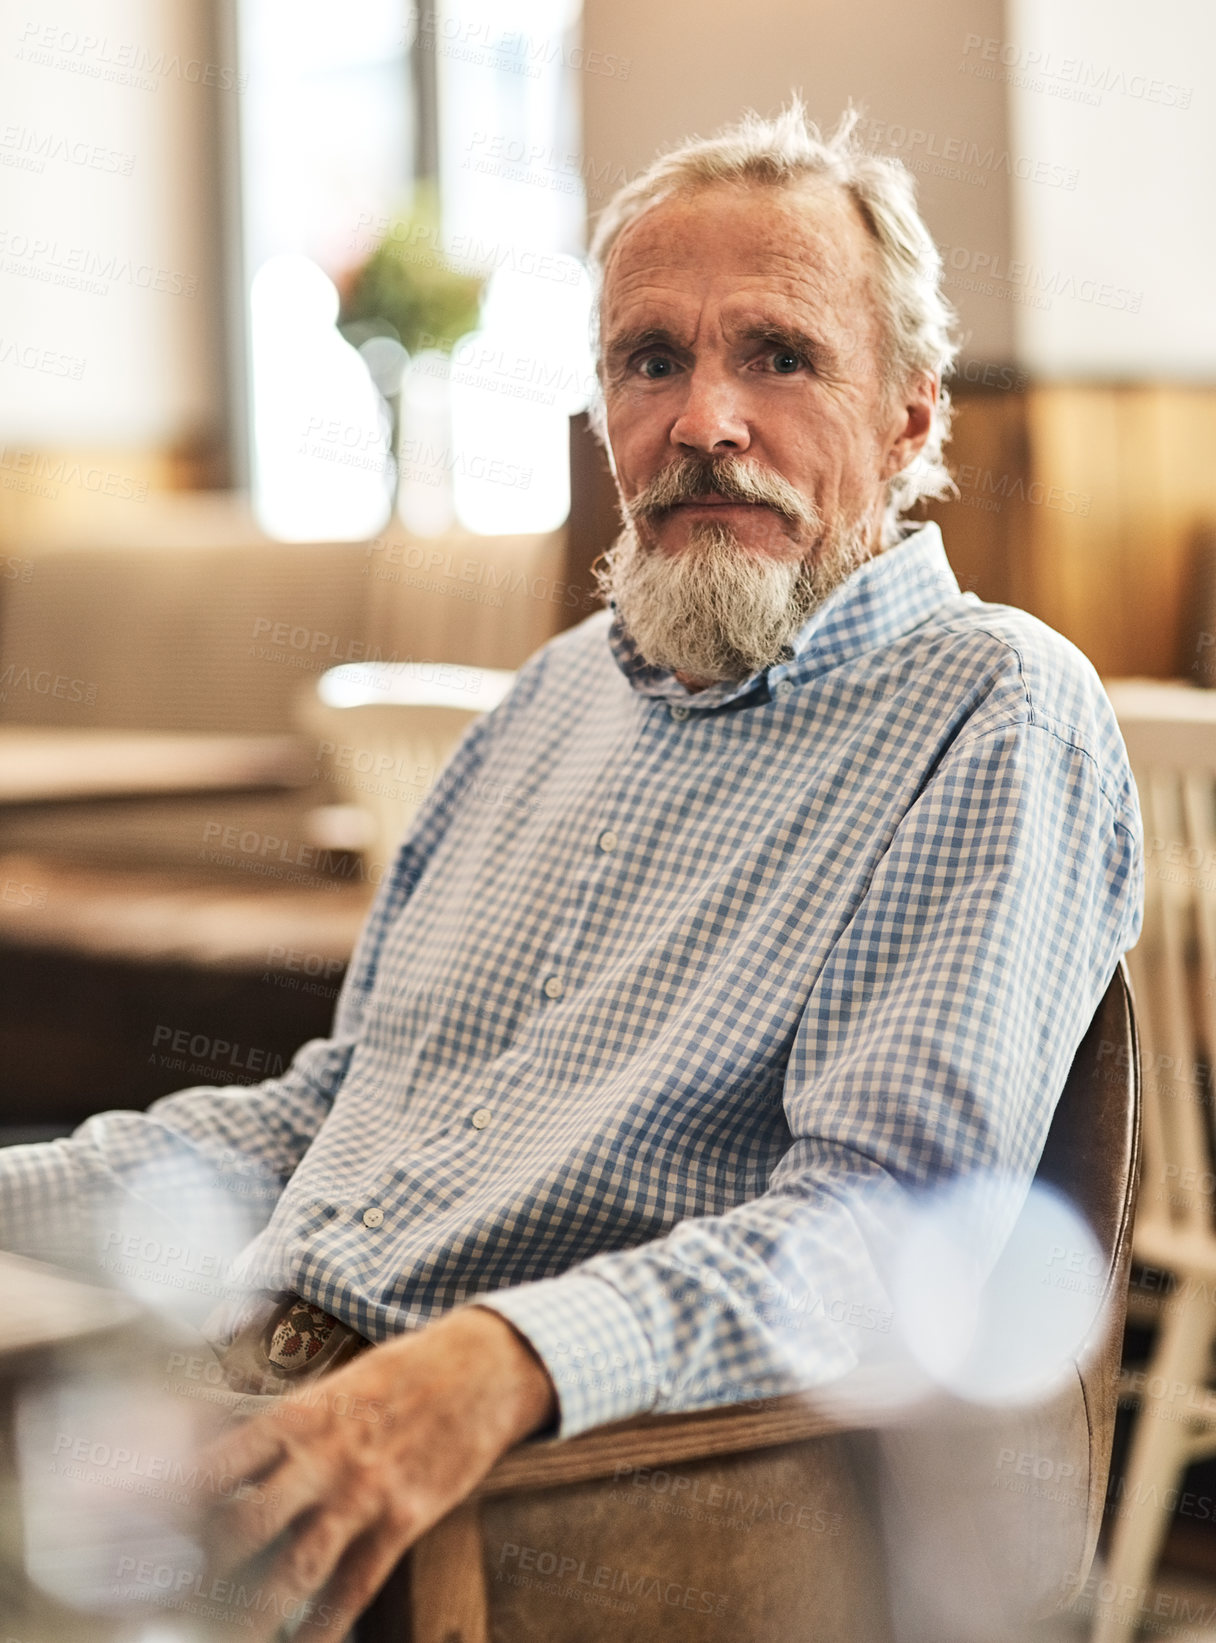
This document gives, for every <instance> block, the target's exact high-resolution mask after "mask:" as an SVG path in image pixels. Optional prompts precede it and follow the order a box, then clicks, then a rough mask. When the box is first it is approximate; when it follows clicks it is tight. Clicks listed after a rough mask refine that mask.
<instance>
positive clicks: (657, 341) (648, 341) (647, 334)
mask: <svg viewBox="0 0 1216 1643" xmlns="http://www.w3.org/2000/svg"><path fill="white" fill-rule="evenodd" d="M647 348H666V349H667V350H668V351H669V352H671V353H673V354H682V353H685V352H686V349H685V347H684V345H683V344H682V343H680V342H678V341H677V340H676V338H675V336H674V335H673V333H672V332H670V331H669V330H667V328H666V327H665V326H662V325H644V326H639V327H637V328H636V329H634V330H631V331H618V332H617V334H616V335H615V336H614V337H611V338H609V340H608V342H607V343H606V344H605V347H604V361H605V364H607V365H608V366H609V367H610V368H611V367H612V366H616V365H621V364H623V363H624V361H625V360H627V359H628V358H629V356H630V355H631V354H636V353H641V352H643V351H644V350H645V349H647Z"/></svg>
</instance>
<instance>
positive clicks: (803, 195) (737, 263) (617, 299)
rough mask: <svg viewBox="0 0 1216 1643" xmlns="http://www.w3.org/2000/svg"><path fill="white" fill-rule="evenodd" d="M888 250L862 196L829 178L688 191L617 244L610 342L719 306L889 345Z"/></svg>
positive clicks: (609, 283) (606, 312)
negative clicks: (881, 248) (764, 310)
mask: <svg viewBox="0 0 1216 1643" xmlns="http://www.w3.org/2000/svg"><path fill="white" fill-rule="evenodd" d="M877 272H878V248H877V245H876V244H875V241H874V237H873V235H872V234H871V232H870V230H869V227H868V226H867V224H866V221H865V218H864V217H863V215H862V212H861V209H860V207H859V206H858V205H857V202H856V201H855V200H854V199H853V197H852V195H851V194H850V193H849V192H848V191H847V190H846V189H844V188H842V187H841V186H840V185H839V184H837V183H835V182H832V181H830V180H827V179H815V178H810V179H800V180H798V181H797V182H793V183H753V182H746V183H744V182H738V183H736V182H731V183H712V184H706V185H699V186H696V187H692V188H685V189H682V190H680V191H679V192H677V193H674V194H672V195H669V196H668V197H667V198H665V199H663V200H660V201H658V202H657V203H656V204H654V205H652V206H649V207H647V209H646V210H645V211H643V212H641V213H640V214H639V215H638V216H637V217H635V218H633V220H632V221H631V222H629V223H628V224H627V225H626V226H625V227H624V228H623V229H622V230H621V232H620V234H619V235H618V236H617V238H616V240H615V241H614V243H613V245H612V247H611V250H610V251H609V254H608V258H607V261H606V264H605V267H604V272H603V280H602V286H601V292H600V304H599V307H600V338H601V344H606V343H607V342H608V341H609V340H610V338H611V334H612V333H613V332H614V331H615V330H618V329H620V328H622V327H628V328H630V329H632V328H634V327H635V326H636V325H637V324H638V323H639V322H644V321H645V319H646V317H647V315H648V314H653V316H654V317H655V319H656V321H660V322H665V321H664V319H663V316H664V315H665V314H670V315H671V316H672V317H675V316H676V315H678V313H679V312H680V310H681V309H684V310H686V311H688V312H691V311H692V310H693V309H694V308H695V307H696V305H697V304H698V302H699V301H701V300H703V299H708V300H710V301H712V302H715V303H717V304H720V305H723V306H724V307H725V308H726V309H727V310H729V311H731V312H734V313H737V314H738V315H740V316H744V315H745V314H746V312H747V310H749V309H750V308H752V307H754V306H756V305H761V306H764V305H771V306H773V307H774V308H776V309H785V310H787V311H790V312H791V314H793V313H794V311H796V312H797V317H800V318H801V319H803V320H808V319H809V320H811V321H813V322H814V323H815V324H816V325H826V324H831V325H833V326H835V327H836V328H838V329H839V330H840V331H842V332H845V331H847V332H848V333H849V334H850V335H851V336H852V337H854V338H855V339H856V340H858V341H861V340H863V339H864V340H868V341H870V342H873V343H877V341H878V339H879V335H880V332H881V325H880V323H879V315H878V304H877V301H876V294H877Z"/></svg>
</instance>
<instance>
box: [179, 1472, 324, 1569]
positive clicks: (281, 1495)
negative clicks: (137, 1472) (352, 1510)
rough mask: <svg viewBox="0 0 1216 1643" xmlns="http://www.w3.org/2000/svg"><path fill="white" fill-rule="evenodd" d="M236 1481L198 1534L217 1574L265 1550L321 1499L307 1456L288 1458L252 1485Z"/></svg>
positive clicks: (212, 1508) (318, 1481)
mask: <svg viewBox="0 0 1216 1643" xmlns="http://www.w3.org/2000/svg"><path fill="white" fill-rule="evenodd" d="M235 1476H236V1483H235V1486H234V1487H233V1488H232V1489H231V1491H229V1492H227V1493H224V1494H223V1495H222V1496H221V1497H220V1498H219V1499H218V1500H216V1501H214V1502H213V1503H212V1504H211V1506H210V1510H209V1512H208V1515H207V1520H206V1522H205V1523H204V1525H203V1531H202V1539H203V1544H204V1547H205V1548H206V1551H207V1554H208V1561H209V1564H210V1566H211V1567H212V1568H213V1569H214V1570H215V1572H216V1573H217V1574H220V1575H223V1574H227V1573H228V1571H229V1570H230V1569H232V1568H234V1567H235V1566H236V1565H237V1564H238V1563H244V1562H247V1561H248V1559H249V1558H251V1557H254V1556H255V1555H256V1554H257V1553H258V1552H260V1551H262V1549H263V1548H264V1547H266V1546H269V1545H270V1543H271V1541H273V1540H276V1539H277V1538H278V1536H279V1535H281V1534H282V1532H283V1530H284V1529H286V1528H287V1526H288V1525H289V1524H290V1523H292V1522H294V1520H295V1519H296V1518H298V1517H299V1516H300V1515H301V1514H302V1513H304V1512H308V1511H310V1510H312V1509H313V1508H314V1507H316V1506H318V1505H319V1504H321V1503H322V1502H323V1500H324V1498H325V1494H326V1490H325V1485H324V1479H323V1478H322V1476H321V1472H320V1468H319V1467H318V1466H317V1465H316V1463H315V1461H314V1459H313V1458H312V1457H311V1456H310V1455H308V1454H307V1453H306V1452H305V1453H302V1454H293V1455H289V1456H288V1457H287V1459H286V1460H285V1461H284V1462H283V1463H282V1464H281V1465H279V1466H276V1467H275V1469H274V1471H273V1472H271V1473H269V1474H268V1475H267V1476H265V1477H260V1478H258V1479H257V1480H256V1481H255V1482H250V1481H247V1480H246V1481H242V1480H241V1475H240V1474H239V1473H237V1474H236V1475H235Z"/></svg>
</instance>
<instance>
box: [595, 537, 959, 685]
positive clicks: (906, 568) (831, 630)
mask: <svg viewBox="0 0 1216 1643" xmlns="http://www.w3.org/2000/svg"><path fill="white" fill-rule="evenodd" d="M958 592H959V586H958V582H957V580H956V578H955V575H954V572H953V571H952V570H951V569H950V563H949V561H948V560H947V558H946V550H945V547H944V546H943V544H942V533H941V530H940V529H939V527H938V526H937V525H936V524H934V523H932V522H931V521H930V522H928V523H926V524H922V525H912V526H910V527H907V528H906V531H905V535H904V537H903V539H902V540H901V541H899V542H897V543H896V544H895V546H894V547H892V548H888V549H887V550H886V552H885V553H879V554H876V555H875V556H874V558H873V559H867V560H866V562H865V564H863V565H861V566H859V567H858V569H857V570H855V571H854V572H853V574H852V575H851V576H850V577H848V578H847V579H846V580H845V581H844V582H842V583H841V585H840V586H839V587H838V588H837V589H835V591H834V592H833V593H832V594H830V595H829V597H828V598H827V599H825V600H824V602H823V604H822V605H820V606H819V608H818V609H817V610H815V611H812V613H811V615H810V616H808V617H807V619H806V621H805V623H804V624H803V625H802V627H801V628H799V630H798V632H797V633H796V634H795V636H794V638H793V639H792V641H791V649H792V650H793V656H792V657H791V658H789V659H787V660H785V661H781V662H777V663H775V664H774V665H773V666H772V667H770V668H764V669H761V670H760V671H759V672H756V673H753V674H751V675H750V676H749V677H748V678H746V679H741V680H732V679H724V680H722V681H721V682H720V683H718V684H716V685H709V686H707V687H706V689H704V690H697V691H691V690H689V689H688V688H687V687H686V686H685V685H682V684H681V683H680V681H679V680H678V679H677V678H676V676H675V674H674V673H672V672H671V671H670V669H668V668H662V667H655V666H653V665H652V664H651V663H649V662H647V661H646V660H645V659H644V658H643V657H642V655H641V653H640V651H639V650H638V648H637V645H636V644H635V643H634V640H633V637H632V635H631V634H630V633H629V631H628V629H627V628H626V627H625V624H624V622H623V621H622V620H621V617H620V614H619V613H618V611H617V608H616V604H615V602H610V608H611V610H612V621H611V623H610V625H609V628H608V644H609V646H610V648H611V650H612V654H613V657H614V658H615V660H616V663H617V666H618V667H619V668H620V670H621V672H622V673H623V674H624V675H625V677H626V678H627V679H628V680H629V683H630V684H631V685H632V687H633V689H634V690H635V691H637V692H638V694H639V695H642V696H654V697H657V698H659V699H660V700H662V701H665V702H679V703H682V704H683V705H684V706H686V707H688V708H689V709H696V710H697V711H702V710H707V709H711V708H715V707H723V706H725V704H726V703H727V702H733V701H736V700H737V699H738V698H739V697H741V696H745V695H747V694H748V693H749V692H752V691H755V690H758V689H759V688H761V687H766V689H765V695H766V696H772V695H773V694H774V693H775V692H776V688H777V686H778V685H779V684H780V683H781V682H782V680H789V681H790V682H791V683H793V684H801V683H803V682H804V681H805V680H807V679H810V678H813V677H814V675H815V674H817V673H820V672H823V671H824V670H825V669H827V668H828V667H834V666H836V665H837V664H838V663H840V662H843V661H847V660H848V659H849V658H850V657H852V656H858V655H861V654H862V653H863V652H865V651H867V650H873V649H875V648H876V647H877V646H879V645H885V644H890V643H891V641H892V640H893V639H897V638H899V637H900V635H901V634H904V633H908V632H910V631H911V629H912V628H914V627H917V626H919V624H920V623H921V622H923V621H924V620H925V618H926V617H927V616H930V615H931V614H932V613H933V611H935V610H936V609H937V608H938V606H939V605H942V604H944V603H945V601H946V600H947V599H950V598H954V597H957V596H958Z"/></svg>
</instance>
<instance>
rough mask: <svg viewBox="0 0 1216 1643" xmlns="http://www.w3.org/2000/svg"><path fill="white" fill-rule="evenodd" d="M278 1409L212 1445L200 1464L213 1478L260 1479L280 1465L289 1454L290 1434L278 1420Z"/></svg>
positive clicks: (259, 1417)
mask: <svg viewBox="0 0 1216 1643" xmlns="http://www.w3.org/2000/svg"><path fill="white" fill-rule="evenodd" d="M277 1413H278V1411H277V1410H269V1411H267V1413H266V1414H264V1415H257V1416H255V1417H254V1418H253V1420H249V1421H244V1422H243V1423H242V1424H241V1425H240V1426H237V1427H234V1428H233V1430H232V1431H230V1432H225V1433H224V1434H223V1436H222V1437H220V1438H217V1439H216V1440H215V1442H214V1443H211V1444H208V1446H207V1447H206V1448H205V1449H204V1450H203V1452H202V1454H201V1455H200V1456H199V1464H200V1466H201V1467H203V1468H204V1469H205V1470H206V1471H207V1472H208V1473H209V1474H210V1475H211V1476H212V1477H213V1478H216V1479H218V1480H220V1481H221V1482H222V1481H223V1480H225V1479H231V1478H234V1477H235V1478H238V1479H240V1478H247V1479H250V1480H253V1479H256V1478H258V1477H259V1476H260V1475H262V1474H263V1473H266V1472H268V1471H269V1470H270V1469H271V1467H273V1466H276V1465H277V1464H278V1463H279V1461H281V1460H282V1459H283V1456H284V1455H285V1454H286V1453H287V1451H288V1446H289V1442H290V1435H289V1433H288V1431H287V1429H286V1428H285V1426H284V1425H283V1423H282V1422H281V1421H279V1420H277V1419H276V1418H275V1417H276V1415H277Z"/></svg>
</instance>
